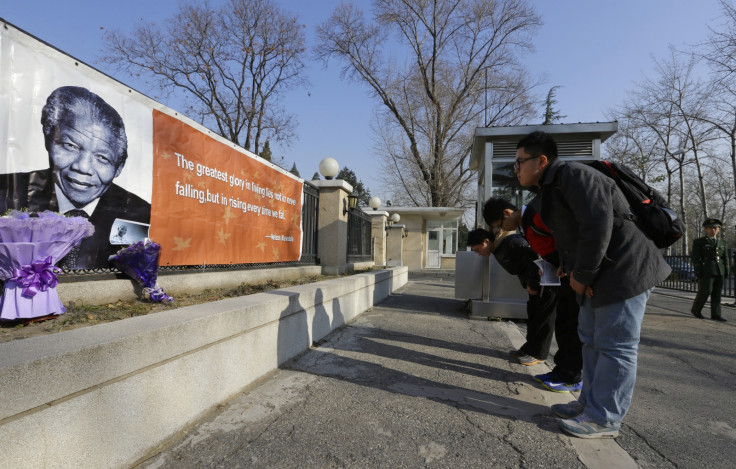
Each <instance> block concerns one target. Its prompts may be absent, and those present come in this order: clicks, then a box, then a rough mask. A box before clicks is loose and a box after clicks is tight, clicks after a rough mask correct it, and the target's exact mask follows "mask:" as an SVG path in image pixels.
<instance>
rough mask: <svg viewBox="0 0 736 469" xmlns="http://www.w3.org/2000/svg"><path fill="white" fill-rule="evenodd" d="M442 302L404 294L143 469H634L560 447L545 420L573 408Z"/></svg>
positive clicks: (487, 324)
mask: <svg viewBox="0 0 736 469" xmlns="http://www.w3.org/2000/svg"><path fill="white" fill-rule="evenodd" d="M453 294H454V285H453V283H451V282H448V281H445V280H442V279H418V280H414V281H411V282H409V284H408V285H407V286H405V287H404V288H403V289H401V290H399V291H398V292H397V293H395V294H394V295H392V296H391V297H389V299H387V300H386V301H384V302H383V303H382V304H380V305H379V306H377V307H375V308H374V309H373V310H371V311H367V312H365V313H363V314H362V315H361V316H360V317H359V318H358V319H357V320H356V321H355V322H353V323H352V324H350V325H348V326H347V327H345V328H343V329H342V330H340V331H337V332H336V333H333V334H332V335H331V336H329V337H328V339H327V340H326V341H324V342H323V343H321V344H317V345H316V346H315V347H314V348H313V349H312V350H310V351H309V352H307V353H305V354H304V355H302V356H301V357H300V358H298V359H297V360H294V361H292V362H289V363H288V364H287V365H286V366H285V367H283V368H282V369H280V370H278V371H277V372H275V373H273V374H272V375H270V376H268V377H267V378H265V379H264V380H262V381H261V382H259V383H257V385H255V386H253V387H251V388H250V389H248V390H246V391H245V392H243V393H242V394H240V395H238V396H236V397H235V398H234V399H233V400H231V401H230V402H228V403H226V404H223V405H221V406H220V407H219V408H218V409H217V410H216V411H214V412H213V413H212V414H210V415H208V416H206V417H205V418H204V419H203V420H202V421H200V422H199V423H197V424H196V425H194V426H193V427H192V428H190V429H188V430H187V431H186V432H182V434H181V435H180V437H179V438H178V440H176V441H173V442H172V443H171V444H170V445H169V446H168V447H167V448H165V449H164V450H163V451H162V452H161V453H159V454H158V455H156V456H153V457H152V458H150V459H148V460H147V461H145V462H143V463H142V464H141V465H140V467H143V468H159V467H161V468H195V467H196V468H201V467H212V468H215V467H217V468H237V467H256V468H257V467H264V468H295V467H309V468H323V467H354V468H375V467H391V468H402V467H407V468H409V467H458V468H459V467H463V468H465V467H479V468H480V467H483V468H513V467H555V468H582V467H589V468H606V469H612V468H635V467H637V465H636V463H635V462H634V460H633V459H632V458H631V457H630V456H629V455H628V454H627V453H626V452H625V451H624V450H623V449H621V447H620V446H619V445H618V443H617V442H616V441H615V440H581V439H576V438H570V437H568V436H566V435H564V434H563V433H561V432H560V430H559V429H558V426H557V419H556V418H555V417H553V416H552V415H551V414H550V412H549V406H550V405H551V404H553V403H558V402H568V401H569V400H570V399H571V398H572V396H571V395H570V394H567V393H559V394H558V393H553V392H549V391H546V390H543V389H542V388H541V387H540V386H539V385H538V384H537V383H536V382H534V380H533V379H532V375H533V374H538V373H544V372H546V371H548V370H549V368H548V367H547V366H546V365H536V366H532V367H525V366H522V365H520V364H518V363H516V362H515V361H512V360H510V359H509V358H508V354H507V353H508V351H509V350H511V349H513V348H517V347H519V346H520V345H521V344H522V343H523V336H522V331H521V330H520V328H519V327H517V325H516V324H514V323H513V322H506V321H480V320H470V319H467V315H466V313H465V312H462V311H459V309H460V308H461V307H462V306H463V302H462V301H458V300H454V299H452V297H453ZM550 363H551V357H550Z"/></svg>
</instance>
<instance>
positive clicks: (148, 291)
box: [109, 239, 174, 303]
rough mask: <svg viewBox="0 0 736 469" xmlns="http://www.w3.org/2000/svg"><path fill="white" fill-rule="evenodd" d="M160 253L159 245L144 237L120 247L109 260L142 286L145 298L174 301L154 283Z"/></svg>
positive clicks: (156, 276) (157, 301)
mask: <svg viewBox="0 0 736 469" xmlns="http://www.w3.org/2000/svg"><path fill="white" fill-rule="evenodd" d="M160 254H161V245H160V244H158V243H156V242H154V241H151V240H150V239H146V240H145V241H138V242H137V243H134V244H131V245H130V246H128V247H126V248H123V249H121V250H120V251H118V252H117V254H115V255H113V256H110V259H109V260H110V262H111V263H112V265H114V266H115V267H117V268H118V269H119V270H120V271H121V272H123V273H124V274H126V275H128V276H129V277H130V278H132V279H133V280H135V281H136V282H138V283H139V284H140V285H141V286H142V287H143V293H144V295H145V297H146V298H147V299H150V300H151V301H152V302H154V303H159V302H170V301H174V299H173V298H172V297H170V296H169V295H167V294H166V293H164V291H163V289H161V287H159V286H158V285H156V280H157V279H158V259H159V256H160Z"/></svg>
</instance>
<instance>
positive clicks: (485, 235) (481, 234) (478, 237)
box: [468, 228, 493, 246]
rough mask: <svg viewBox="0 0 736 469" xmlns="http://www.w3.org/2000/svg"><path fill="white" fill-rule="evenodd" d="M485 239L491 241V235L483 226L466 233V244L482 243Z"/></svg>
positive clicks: (475, 244)
mask: <svg viewBox="0 0 736 469" xmlns="http://www.w3.org/2000/svg"><path fill="white" fill-rule="evenodd" d="M486 239H487V240H489V241H493V235H492V234H491V233H490V232H489V231H487V230H484V229H483V228H476V229H474V230H472V231H470V232H469V233H468V246H477V245H479V244H483V241H485V240H486Z"/></svg>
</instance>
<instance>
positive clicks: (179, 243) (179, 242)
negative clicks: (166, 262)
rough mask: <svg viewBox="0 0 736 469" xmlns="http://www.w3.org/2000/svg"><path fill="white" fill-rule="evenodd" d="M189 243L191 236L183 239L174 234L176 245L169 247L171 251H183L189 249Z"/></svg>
mask: <svg viewBox="0 0 736 469" xmlns="http://www.w3.org/2000/svg"><path fill="white" fill-rule="evenodd" d="M191 243H192V238H187V239H184V238H180V237H178V236H174V244H175V245H176V246H174V247H173V248H171V250H172V251H183V250H184V249H189V248H190V247H191V246H190V245H191Z"/></svg>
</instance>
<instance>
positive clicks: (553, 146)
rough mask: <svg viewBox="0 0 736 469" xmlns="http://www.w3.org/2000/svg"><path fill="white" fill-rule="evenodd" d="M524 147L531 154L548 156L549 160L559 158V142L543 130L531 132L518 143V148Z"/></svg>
mask: <svg viewBox="0 0 736 469" xmlns="http://www.w3.org/2000/svg"><path fill="white" fill-rule="evenodd" d="M519 148H523V149H524V151H525V152H526V153H528V154H529V156H542V155H544V156H546V157H547V159H548V160H549V162H550V163H551V162H552V161H554V160H556V159H557V142H555V139H554V138H552V136H551V135H550V134H548V133H546V132H542V131H541V130H537V131H535V132H532V133H530V134H529V135H527V136H525V137H523V138H522V139H521V140H519V143H517V144H516V149H517V150H518V149H519Z"/></svg>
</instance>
